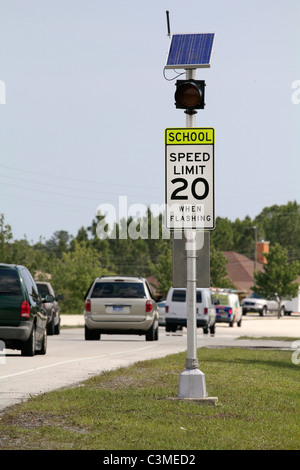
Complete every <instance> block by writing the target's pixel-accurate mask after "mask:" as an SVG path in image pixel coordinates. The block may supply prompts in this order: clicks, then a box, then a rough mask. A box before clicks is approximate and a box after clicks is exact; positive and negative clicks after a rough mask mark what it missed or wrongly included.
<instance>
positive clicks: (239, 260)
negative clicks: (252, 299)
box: [223, 251, 263, 292]
mask: <svg viewBox="0 0 300 470" xmlns="http://www.w3.org/2000/svg"><path fill="white" fill-rule="evenodd" d="M223 254H224V256H225V257H226V258H227V260H228V263H227V265H226V269H227V272H228V277H229V279H230V280H231V282H232V283H233V284H234V285H235V287H236V289H237V290H241V291H244V292H250V290H251V287H252V286H253V285H254V277H253V273H254V261H252V260H251V259H250V258H247V256H244V255H240V254H239V253H236V252H235V251H223ZM256 269H257V270H259V271H262V270H263V264H262V263H259V262H256Z"/></svg>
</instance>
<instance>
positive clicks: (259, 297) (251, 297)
mask: <svg viewBox="0 0 300 470" xmlns="http://www.w3.org/2000/svg"><path fill="white" fill-rule="evenodd" d="M250 299H262V296H261V295H258V294H256V293H255V292H253V294H251V295H250Z"/></svg>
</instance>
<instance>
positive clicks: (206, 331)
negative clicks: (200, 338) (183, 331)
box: [203, 326, 208, 335]
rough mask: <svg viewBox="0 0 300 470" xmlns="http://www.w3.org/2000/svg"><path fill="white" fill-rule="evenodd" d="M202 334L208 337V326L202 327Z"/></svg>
mask: <svg viewBox="0 0 300 470" xmlns="http://www.w3.org/2000/svg"><path fill="white" fill-rule="evenodd" d="M203 333H204V334H205V335H208V326H204V327H203Z"/></svg>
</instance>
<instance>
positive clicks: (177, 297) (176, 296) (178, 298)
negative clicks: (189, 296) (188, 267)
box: [172, 290, 202, 304]
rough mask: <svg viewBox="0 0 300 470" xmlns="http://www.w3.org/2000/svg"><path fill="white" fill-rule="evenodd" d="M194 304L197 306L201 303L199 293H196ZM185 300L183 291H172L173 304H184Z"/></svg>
mask: <svg viewBox="0 0 300 470" xmlns="http://www.w3.org/2000/svg"><path fill="white" fill-rule="evenodd" d="M196 296H197V298H196V302H197V304H201V302H202V293H201V291H197V292H196ZM185 299H186V291H185V290H174V292H173V295H172V301H173V302H185Z"/></svg>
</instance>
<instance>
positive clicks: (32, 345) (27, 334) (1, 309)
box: [0, 264, 50, 356]
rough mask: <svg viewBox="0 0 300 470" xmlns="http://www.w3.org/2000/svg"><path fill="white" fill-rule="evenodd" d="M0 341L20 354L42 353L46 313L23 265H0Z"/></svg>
mask: <svg viewBox="0 0 300 470" xmlns="http://www.w3.org/2000/svg"><path fill="white" fill-rule="evenodd" d="M49 300H50V299H49ZM0 340H2V341H3V342H4V344H5V348H8V349H19V350H21V353H22V355H23V356H34V355H35V353H39V354H46V349H47V313H46V310H45V309H44V307H43V304H42V299H41V297H40V295H39V293H38V289H37V286H36V284H35V282H34V280H33V278H32V276H31V274H30V272H29V271H28V269H27V268H26V267H25V266H19V265H14V264H0Z"/></svg>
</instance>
